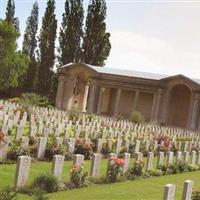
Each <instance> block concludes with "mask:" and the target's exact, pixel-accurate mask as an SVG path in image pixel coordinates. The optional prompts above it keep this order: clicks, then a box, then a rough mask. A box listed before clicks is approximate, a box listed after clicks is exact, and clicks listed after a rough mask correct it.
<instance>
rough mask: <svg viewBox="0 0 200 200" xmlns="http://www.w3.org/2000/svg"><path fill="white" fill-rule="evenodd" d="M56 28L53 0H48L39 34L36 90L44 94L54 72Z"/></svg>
mask: <svg viewBox="0 0 200 200" xmlns="http://www.w3.org/2000/svg"><path fill="white" fill-rule="evenodd" d="M56 29H57V20H56V15H55V1H54V0H48V1H47V8H46V11H45V15H44V17H43V19H42V27H41V30H40V36H39V51H40V52H39V53H40V55H39V69H38V91H39V92H40V93H41V94H44V95H47V94H49V92H50V89H51V80H52V75H53V73H54V72H53V67H54V60H55V39H56Z"/></svg>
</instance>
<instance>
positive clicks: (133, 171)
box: [127, 160, 144, 180]
mask: <svg viewBox="0 0 200 200" xmlns="http://www.w3.org/2000/svg"><path fill="white" fill-rule="evenodd" d="M143 174H144V162H143V161H142V160H140V161H137V162H135V163H134V166H133V167H132V168H130V169H129V171H128V174H127V176H128V179H131V180H134V179H136V178H138V177H140V176H142V175H143Z"/></svg>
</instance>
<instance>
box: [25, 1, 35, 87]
mask: <svg viewBox="0 0 200 200" xmlns="http://www.w3.org/2000/svg"><path fill="white" fill-rule="evenodd" d="M38 10H39V8H38V3H37V2H35V3H34V5H33V9H32V11H31V15H30V16H29V17H28V19H27V22H26V30H25V33H24V41H23V53H24V54H26V55H27V56H28V57H29V58H30V63H29V66H28V69H27V73H26V74H25V75H24V77H23V79H24V87H26V88H34V89H35V88H36V81H37V66H38V63H37V61H36V55H35V53H36V52H35V51H36V47H37V38H36V34H37V30H38Z"/></svg>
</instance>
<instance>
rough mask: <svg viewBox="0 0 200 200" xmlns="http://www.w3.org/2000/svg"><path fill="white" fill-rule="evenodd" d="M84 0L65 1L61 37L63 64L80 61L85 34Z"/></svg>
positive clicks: (60, 51)
mask: <svg viewBox="0 0 200 200" xmlns="http://www.w3.org/2000/svg"><path fill="white" fill-rule="evenodd" d="M83 14H84V11H83V0H68V1H65V13H63V17H62V24H61V28H60V37H59V44H60V46H59V53H60V56H59V62H60V64H61V65H64V64H67V63H70V62H79V60H80V53H81V38H82V36H83V30H82V26H83V18H84V15H83Z"/></svg>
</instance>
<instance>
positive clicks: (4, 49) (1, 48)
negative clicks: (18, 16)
mask: <svg viewBox="0 0 200 200" xmlns="http://www.w3.org/2000/svg"><path fill="white" fill-rule="evenodd" d="M17 36H18V33H17V32H16V30H15V28H14V27H13V25H11V24H10V23H8V22H7V21H0V72H1V73H0V90H4V89H8V88H10V87H17V86H18V85H19V79H20V78H21V76H22V75H23V74H24V73H25V72H26V68H27V66H28V62H29V60H28V58H27V56H26V55H24V54H22V53H21V52H19V51H17V50H16V49H17V44H16V40H17Z"/></svg>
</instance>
